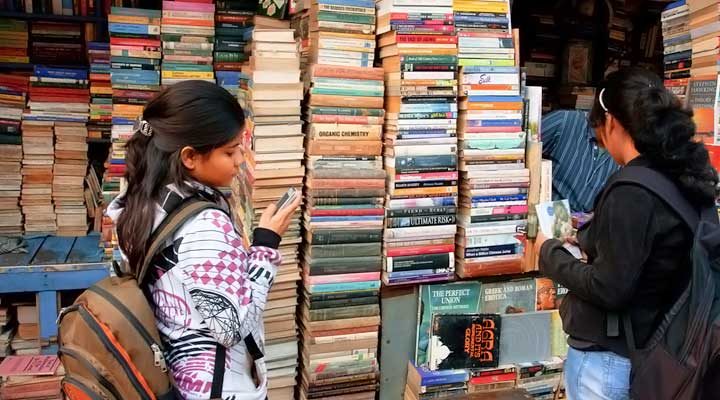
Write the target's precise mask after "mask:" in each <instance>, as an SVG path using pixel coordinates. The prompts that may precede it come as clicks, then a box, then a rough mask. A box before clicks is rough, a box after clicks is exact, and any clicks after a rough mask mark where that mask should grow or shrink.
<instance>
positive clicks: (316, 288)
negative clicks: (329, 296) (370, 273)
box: [308, 281, 380, 294]
mask: <svg viewBox="0 0 720 400" xmlns="http://www.w3.org/2000/svg"><path fill="white" fill-rule="evenodd" d="M308 289H309V290H308V291H309V292H310V293H312V294H316V293H332V292H349V291H357V290H373V289H380V281H366V282H347V283H328V284H321V285H310V287H309V288H308Z"/></svg>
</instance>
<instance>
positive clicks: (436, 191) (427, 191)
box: [392, 186, 458, 196]
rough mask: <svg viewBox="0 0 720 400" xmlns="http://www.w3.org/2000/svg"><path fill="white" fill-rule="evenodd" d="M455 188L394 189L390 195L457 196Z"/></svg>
mask: <svg viewBox="0 0 720 400" xmlns="http://www.w3.org/2000/svg"><path fill="white" fill-rule="evenodd" d="M457 192H458V189H457V186H440V187H429V188H412V189H394V190H393V191H392V194H393V195H394V196H418V195H420V196H431V195H445V194H457Z"/></svg>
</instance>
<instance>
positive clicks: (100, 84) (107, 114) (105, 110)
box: [88, 42, 112, 139]
mask: <svg viewBox="0 0 720 400" xmlns="http://www.w3.org/2000/svg"><path fill="white" fill-rule="evenodd" d="M88 61H89V62H90V120H89V122H88V137H91V138H94V139H101V138H102V139H110V131H111V130H112V85H111V83H110V44H109V43H103V42H90V43H88Z"/></svg>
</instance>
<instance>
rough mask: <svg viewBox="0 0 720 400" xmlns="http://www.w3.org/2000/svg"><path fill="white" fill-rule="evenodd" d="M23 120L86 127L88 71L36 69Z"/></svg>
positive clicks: (88, 102) (88, 109) (76, 69)
mask: <svg viewBox="0 0 720 400" xmlns="http://www.w3.org/2000/svg"><path fill="white" fill-rule="evenodd" d="M29 100H30V101H29V102H28V107H27V108H28V112H26V113H25V114H24V115H23V120H28V121H63V122H77V123H83V124H84V123H86V122H87V120H88V117H89V115H90V92H89V82H88V70H87V69H81V68H56V67H43V66H39V65H36V66H35V67H34V69H33V76H31V77H30V99H29Z"/></svg>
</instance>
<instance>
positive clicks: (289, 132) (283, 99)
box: [245, 26, 305, 399]
mask: <svg viewBox="0 0 720 400" xmlns="http://www.w3.org/2000/svg"><path fill="white" fill-rule="evenodd" d="M250 46H251V54H252V56H251V57H250V62H249V65H248V66H247V67H246V68H245V71H246V72H247V74H248V75H249V77H250V78H251V84H250V86H249V91H248V98H249V108H248V112H249V114H250V118H251V119H252V129H253V130H252V149H253V151H252V155H251V157H252V161H251V165H252V171H251V172H250V174H251V175H252V177H253V180H252V205H253V207H254V212H253V210H249V211H250V212H251V213H252V214H251V215H250V218H252V220H251V221H250V223H251V224H252V226H257V224H258V222H259V220H260V215H261V213H262V212H263V211H264V210H265V208H266V207H267V206H269V205H270V204H275V203H276V202H277V201H278V200H279V199H280V198H281V197H282V196H283V195H284V194H285V192H286V191H287V190H288V189H289V188H295V189H297V190H298V196H301V193H302V186H303V177H304V176H305V169H304V168H303V167H302V160H303V153H304V150H305V149H304V143H303V139H304V136H303V131H302V123H301V120H300V114H301V110H300V102H301V100H302V98H303V86H302V82H300V59H299V54H298V49H297V43H296V42H295V38H294V32H293V31H292V30H291V29H289V28H286V29H260V28H258V27H257V26H256V27H255V29H254V30H253V32H252V41H251V42H250ZM300 215H301V211H300V210H299V209H298V211H297V212H296V214H295V215H294V216H293V220H292V222H291V224H290V227H289V228H288V230H287V231H286V232H285V234H284V235H283V237H282V241H281V242H280V248H279V251H280V253H281V254H282V256H283V263H282V265H281V266H280V268H279V269H278V273H277V275H276V277H275V284H274V285H273V287H272V289H271V290H270V294H269V296H270V299H269V300H268V303H267V305H266V307H265V318H264V320H265V338H266V341H267V344H268V345H269V346H271V348H273V349H279V353H280V354H275V358H274V359H273V360H272V361H268V363H267V366H268V375H269V380H268V389H269V390H270V393H269V395H268V397H269V398H275V399H282V398H289V397H292V393H294V391H295V383H296V376H297V366H298V362H297V360H298V347H297V341H298V340H297V323H296V314H297V313H296V309H297V286H298V281H299V280H300V270H299V266H298V264H299V258H298V247H299V244H300V243H301V241H302V238H301V234H300ZM271 351H272V350H268V353H270V352H271ZM287 394H290V396H287Z"/></svg>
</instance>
